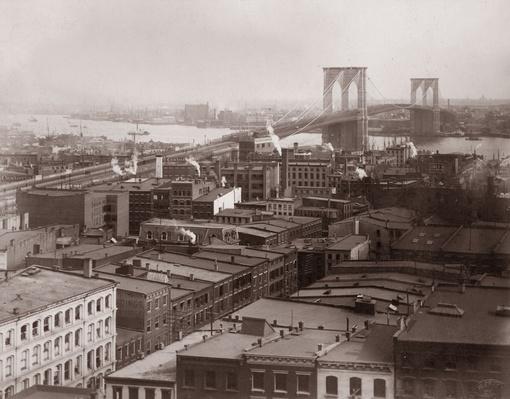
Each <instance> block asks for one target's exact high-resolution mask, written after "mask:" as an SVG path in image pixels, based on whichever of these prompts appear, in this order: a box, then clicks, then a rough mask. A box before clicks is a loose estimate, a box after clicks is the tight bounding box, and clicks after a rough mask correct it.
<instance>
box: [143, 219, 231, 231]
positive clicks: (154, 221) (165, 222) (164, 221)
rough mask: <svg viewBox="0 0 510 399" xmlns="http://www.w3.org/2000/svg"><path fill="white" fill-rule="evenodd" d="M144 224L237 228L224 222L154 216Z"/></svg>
mask: <svg viewBox="0 0 510 399" xmlns="http://www.w3.org/2000/svg"><path fill="white" fill-rule="evenodd" d="M142 225H146V226H171V227H175V228H179V227H188V228H193V227H202V228H206V229H228V228H231V229H235V228H236V226H234V225H231V224H224V223H214V222H206V221H203V220H201V221H200V222H193V221H191V220H176V219H160V218H152V219H149V220H147V221H145V222H142Z"/></svg>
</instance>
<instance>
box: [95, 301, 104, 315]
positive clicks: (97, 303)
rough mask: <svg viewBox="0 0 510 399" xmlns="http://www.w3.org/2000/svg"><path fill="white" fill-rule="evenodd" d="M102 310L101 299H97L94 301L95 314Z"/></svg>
mask: <svg viewBox="0 0 510 399" xmlns="http://www.w3.org/2000/svg"><path fill="white" fill-rule="evenodd" d="M102 310H103V299H102V298H99V299H98V300H97V301H96V312H101V311H102Z"/></svg>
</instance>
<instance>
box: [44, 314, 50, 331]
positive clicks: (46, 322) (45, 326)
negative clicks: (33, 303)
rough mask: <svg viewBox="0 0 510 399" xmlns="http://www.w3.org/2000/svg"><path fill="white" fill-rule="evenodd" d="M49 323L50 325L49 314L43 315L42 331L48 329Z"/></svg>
mask: <svg viewBox="0 0 510 399" xmlns="http://www.w3.org/2000/svg"><path fill="white" fill-rule="evenodd" d="M50 325H51V316H48V317H45V318H44V321H43V331H44V332H45V333H47V332H49V331H50Z"/></svg>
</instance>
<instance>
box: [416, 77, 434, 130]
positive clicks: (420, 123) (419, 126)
mask: <svg viewBox="0 0 510 399" xmlns="http://www.w3.org/2000/svg"><path fill="white" fill-rule="evenodd" d="M418 89H420V90H421V93H422V98H421V102H422V105H423V107H427V96H428V91H429V89H431V90H432V113H431V112H429V110H428V109H427V110H416V109H412V110H411V111H410V112H411V135H413V136H423V135H431V134H438V133H439V129H440V109H439V79H438V78H411V104H413V105H416V104H417V103H419V102H420V98H416V92H417V91H418Z"/></svg>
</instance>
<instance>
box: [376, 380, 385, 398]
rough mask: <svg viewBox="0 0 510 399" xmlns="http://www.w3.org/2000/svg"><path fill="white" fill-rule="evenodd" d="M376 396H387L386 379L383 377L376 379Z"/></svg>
mask: <svg viewBox="0 0 510 399" xmlns="http://www.w3.org/2000/svg"><path fill="white" fill-rule="evenodd" d="M374 396H375V397H376V398H385V397H386V381H385V380H383V379H381V378H376V379H375V380H374Z"/></svg>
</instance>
